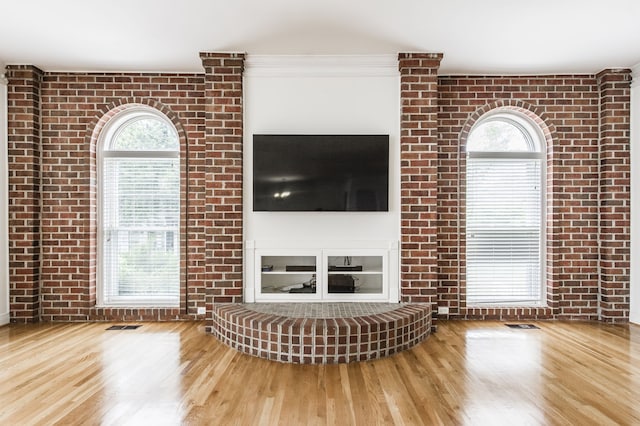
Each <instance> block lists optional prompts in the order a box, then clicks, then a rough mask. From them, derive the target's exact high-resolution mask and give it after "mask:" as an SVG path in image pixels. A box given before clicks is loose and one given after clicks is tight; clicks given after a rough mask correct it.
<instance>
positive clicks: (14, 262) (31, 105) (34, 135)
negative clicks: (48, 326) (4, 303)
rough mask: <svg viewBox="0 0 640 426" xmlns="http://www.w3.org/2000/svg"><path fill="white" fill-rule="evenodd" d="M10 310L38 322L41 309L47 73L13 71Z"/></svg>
mask: <svg viewBox="0 0 640 426" xmlns="http://www.w3.org/2000/svg"><path fill="white" fill-rule="evenodd" d="M6 77H7V79H8V81H9V85H8V93H7V125H8V139H7V147H8V161H9V170H8V172H9V277H10V279H9V310H10V313H11V319H12V320H13V321H20V322H34V321H38V319H39V310H40V303H39V300H40V293H39V289H40V272H39V271H40V84H41V80H42V71H40V70H39V69H37V68H35V67H31V66H10V67H7V75H6Z"/></svg>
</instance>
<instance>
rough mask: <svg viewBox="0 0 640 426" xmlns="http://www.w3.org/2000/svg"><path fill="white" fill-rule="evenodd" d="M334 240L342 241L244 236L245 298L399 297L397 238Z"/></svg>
mask: <svg viewBox="0 0 640 426" xmlns="http://www.w3.org/2000/svg"><path fill="white" fill-rule="evenodd" d="M278 245H283V244H282V243H280V244H278ZM296 245H297V246H298V247H296ZM333 245H334V246H340V245H342V246H345V247H343V248H340V247H338V248H336V247H332V246H326V247H316V248H308V247H305V246H304V245H303V244H299V243H298V244H293V243H292V244H291V246H292V247H289V248H280V247H277V248H276V247H264V246H265V244H255V243H254V242H248V243H247V253H246V254H247V256H246V258H245V261H246V264H245V266H246V270H247V272H248V274H245V276H246V277H247V279H246V283H245V286H246V288H245V301H246V302H325V301H326V302H363V301H370V302H392V303H396V302H398V288H397V286H398V278H397V268H398V266H397V265H398V260H397V255H398V251H397V244H393V243H391V244H389V243H388V242H385V243H383V244H380V243H370V244H360V246H359V247H355V248H354V247H346V246H347V244H344V243H343V244H338V243H334V244H333ZM366 245H369V246H374V247H373V248H369V247H366ZM381 246H384V247H381Z"/></svg>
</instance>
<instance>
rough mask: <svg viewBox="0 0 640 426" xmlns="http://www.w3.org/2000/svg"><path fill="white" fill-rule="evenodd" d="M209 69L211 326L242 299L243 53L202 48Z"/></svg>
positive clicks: (206, 77) (208, 243)
mask: <svg viewBox="0 0 640 426" xmlns="http://www.w3.org/2000/svg"><path fill="white" fill-rule="evenodd" d="M200 58H201V59H202V65H203V66H204V69H205V102H206V105H205V139H206V206H207V211H206V215H205V223H206V227H207V242H206V249H205V251H206V257H207V259H206V262H207V263H206V264H207V274H206V276H207V293H208V294H207V319H208V320H207V326H208V328H210V326H211V318H212V317H211V313H212V309H213V304H214V303H240V302H242V244H243V234H242V136H243V133H242V132H243V122H242V72H243V69H244V54H242V53H215V52H212V53H201V54H200Z"/></svg>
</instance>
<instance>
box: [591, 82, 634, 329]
mask: <svg viewBox="0 0 640 426" xmlns="http://www.w3.org/2000/svg"><path fill="white" fill-rule="evenodd" d="M597 77H598V88H599V90H600V315H601V319H602V320H603V321H606V322H620V321H624V320H627V319H628V318H629V275H630V272H631V270H630V268H631V265H630V261H631V254H630V250H631V240H630V235H631V228H630V222H631V208H630V202H631V201H630V195H631V187H630V185H631V158H630V151H629V150H630V139H629V138H630V127H629V126H630V120H631V117H630V115H629V109H630V102H631V74H630V71H629V70H604V71H602V72H601V73H599V74H598V76H597Z"/></svg>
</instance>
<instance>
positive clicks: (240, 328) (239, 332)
mask: <svg viewBox="0 0 640 426" xmlns="http://www.w3.org/2000/svg"><path fill="white" fill-rule="evenodd" d="M212 315H213V318H212V319H213V323H212V327H211V330H210V331H211V332H212V334H213V335H214V336H215V337H216V338H218V339H219V340H220V341H222V342H223V343H225V344H227V345H228V346H230V347H232V348H234V349H236V350H238V351H240V352H244V353H246V354H249V355H253V356H256V357H260V358H265V359H270V360H274V361H280V362H290V363H299V364H335V363H347V362H354V361H366V360H371V359H376V358H381V357H385V356H388V355H391V354H394V353H396V352H399V351H402V350H405V349H408V348H410V347H412V346H414V345H416V344H418V343H420V342H422V341H423V340H424V339H425V338H426V337H427V336H428V335H429V333H430V331H431V321H430V315H431V310H430V307H429V305H426V304H386V303H259V304H216V305H214V307H213V312H212Z"/></svg>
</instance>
